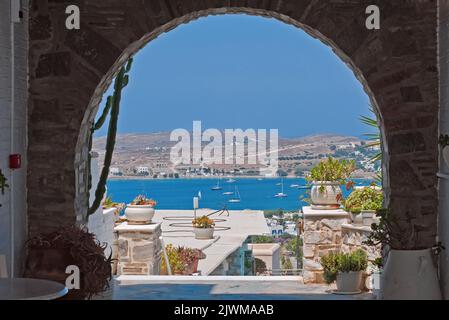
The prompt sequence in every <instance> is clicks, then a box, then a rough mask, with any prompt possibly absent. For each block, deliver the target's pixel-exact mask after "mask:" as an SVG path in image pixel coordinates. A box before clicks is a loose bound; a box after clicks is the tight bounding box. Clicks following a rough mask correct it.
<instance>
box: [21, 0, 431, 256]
mask: <svg viewBox="0 0 449 320" xmlns="http://www.w3.org/2000/svg"><path fill="white" fill-rule="evenodd" d="M70 4H77V5H78V6H79V8H80V9H81V29H80V30H67V29H65V27H64V26H65V18H66V14H65V8H66V6H68V5H70ZM372 4H377V5H378V6H379V7H380V9H381V14H382V21H381V29H380V30H368V29H367V28H366V27H365V20H366V17H367V15H366V13H365V10H366V7H367V6H368V5H372ZM227 13H247V14H253V15H261V16H267V17H273V18H276V19H279V20H281V21H284V22H286V23H290V24H293V25H296V26H298V27H300V28H302V29H304V30H305V31H306V32H308V33H309V34H310V35H312V36H313V37H316V38H319V39H320V40H321V41H323V42H325V43H326V44H328V45H330V46H331V47H332V48H333V49H334V51H335V52H336V54H337V55H338V56H340V57H341V58H342V59H343V60H344V61H345V62H346V63H347V64H348V65H349V66H350V67H351V69H352V70H353V71H354V73H355V74H356V76H357V77H358V79H359V80H360V81H361V82H362V84H363V85H364V87H365V90H366V91H367V93H368V94H369V95H370V97H371V99H372V101H373V103H374V104H375V106H376V107H377V111H378V113H379V116H380V119H381V124H382V131H383V134H384V139H385V145H386V146H388V150H386V152H385V154H386V155H387V157H386V159H385V168H384V169H385V172H386V173H387V176H388V179H387V180H388V182H387V184H386V186H385V187H386V191H387V194H388V195H389V197H390V198H394V199H395V202H394V213H395V214H397V215H400V216H402V217H409V218H410V219H411V221H412V224H413V225H414V226H415V231H416V236H417V238H416V239H417V240H416V241H418V243H419V244H420V245H422V246H423V247H428V246H431V245H433V244H434V242H435V236H436V230H437V178H436V172H437V170H438V146H437V140H438V139H437V136H438V89H437V88H438V68H437V33H436V30H437V3H436V1H432V0H428V1H407V0H399V1H395V2H394V4H393V3H392V2H389V1H380V0H371V1H365V0H360V1H352V0H341V1H332V0H326V1H316V0H303V1H296V0H210V1H209V0H188V1H187V0H183V1H180V0H146V1H126V2H123V1H118V0H104V1H95V2H93V1H87V0H77V1H60V2H52V1H45V0H34V1H33V2H32V5H31V13H30V18H31V19H30V21H31V23H30V57H29V58H30V59H29V67H30V108H29V110H30V111H29V130H28V132H29V133H28V137H29V148H28V159H29V168H28V221H29V231H30V233H31V234H34V233H36V232H44V231H49V230H52V229H55V228H58V227H59V226H60V225H63V224H75V223H82V222H83V221H84V220H85V216H84V215H85V212H86V208H85V205H86V203H87V200H86V199H87V190H86V185H87V180H86V172H85V171H86V163H87V132H88V128H89V127H90V125H89V124H90V123H91V121H92V120H93V118H94V117H95V114H96V111H97V108H98V104H99V102H100V99H101V96H102V94H103V93H104V91H105V90H106V88H107V86H108V85H109V84H110V82H111V80H112V79H113V76H114V73H115V72H117V71H118V69H119V67H120V66H121V65H122V64H123V63H124V62H125V61H126V60H127V59H128V58H129V57H130V56H131V55H133V54H134V53H135V52H137V51H138V50H139V49H140V48H141V47H142V46H144V45H145V44H146V43H148V42H149V41H151V40H152V39H154V38H155V37H157V36H158V35H159V34H160V33H162V32H167V31H169V30H171V29H172V28H174V27H176V26H178V25H179V24H181V23H186V22H188V21H191V20H193V19H196V18H198V17H202V16H207V15H210V14H227ZM49 154H50V155H51V156H49Z"/></svg>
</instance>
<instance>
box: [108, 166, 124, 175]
mask: <svg viewBox="0 0 449 320" xmlns="http://www.w3.org/2000/svg"><path fill="white" fill-rule="evenodd" d="M109 173H110V174H111V175H113V176H121V175H122V174H123V172H122V170H121V169H120V168H117V167H114V168H110V169H109Z"/></svg>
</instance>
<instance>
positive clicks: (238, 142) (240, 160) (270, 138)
mask: <svg viewBox="0 0 449 320" xmlns="http://www.w3.org/2000/svg"><path fill="white" fill-rule="evenodd" d="M223 135H224V137H223ZM192 136H193V137H192ZM170 141H172V142H177V143H176V144H175V145H174V146H173V147H172V148H171V152H170V160H171V162H172V163H173V164H174V165H181V164H184V165H213V164H219V165H222V164H227V165H243V164H249V165H256V166H258V167H259V171H260V172H261V174H263V175H276V173H277V170H278V152H279V150H278V144H279V142H278V141H279V133H278V130H277V129H270V130H268V131H267V129H257V130H256V129H246V130H242V129H225V130H223V131H220V130H218V129H207V130H205V131H204V132H203V131H202V128H201V121H194V122H193V131H192V133H191V132H189V131H188V130H186V129H176V130H173V131H172V132H171V134H170ZM204 144H205V145H204ZM203 145H204V146H203Z"/></svg>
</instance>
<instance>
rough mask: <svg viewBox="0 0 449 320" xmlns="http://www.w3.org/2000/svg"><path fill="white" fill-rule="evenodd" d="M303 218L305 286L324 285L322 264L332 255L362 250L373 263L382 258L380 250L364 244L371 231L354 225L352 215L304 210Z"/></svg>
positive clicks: (332, 211) (340, 212) (305, 208)
mask: <svg viewBox="0 0 449 320" xmlns="http://www.w3.org/2000/svg"><path fill="white" fill-rule="evenodd" d="M303 218H304V233H303V239H304V245H303V254H304V255H303V268H304V270H303V278H304V283H324V279H323V267H322V266H321V263H320V260H321V257H322V256H324V255H326V254H328V253H329V252H331V251H332V252H345V253H347V252H352V251H354V250H357V249H363V250H365V251H366V252H367V254H368V260H369V261H371V262H372V261H374V259H375V258H377V257H379V256H380V247H377V248H373V247H369V246H366V245H364V244H363V241H365V240H366V239H367V236H368V235H369V234H370V232H371V231H370V230H371V228H370V227H368V226H363V225H355V224H352V223H351V218H350V216H349V214H348V213H347V212H345V211H343V210H312V209H311V208H310V207H303Z"/></svg>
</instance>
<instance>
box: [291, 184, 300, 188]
mask: <svg viewBox="0 0 449 320" xmlns="http://www.w3.org/2000/svg"><path fill="white" fill-rule="evenodd" d="M299 187H300V185H299V184H291V185H290V188H299Z"/></svg>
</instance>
